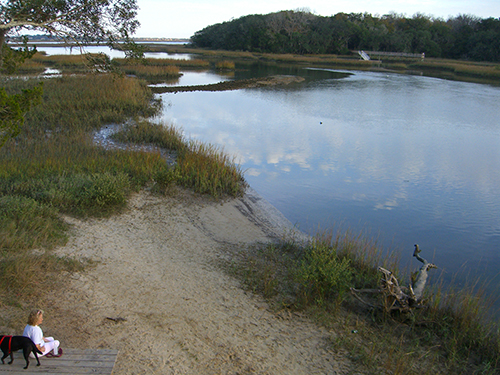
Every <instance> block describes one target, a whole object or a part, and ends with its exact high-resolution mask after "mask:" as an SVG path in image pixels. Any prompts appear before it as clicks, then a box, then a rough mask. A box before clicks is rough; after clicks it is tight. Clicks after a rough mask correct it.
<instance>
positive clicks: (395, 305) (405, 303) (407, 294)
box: [351, 245, 437, 312]
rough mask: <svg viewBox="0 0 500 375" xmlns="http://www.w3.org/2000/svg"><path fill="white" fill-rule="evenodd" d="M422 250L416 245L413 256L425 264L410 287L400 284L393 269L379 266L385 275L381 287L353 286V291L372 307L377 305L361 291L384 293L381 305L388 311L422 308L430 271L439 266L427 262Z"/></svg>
mask: <svg viewBox="0 0 500 375" xmlns="http://www.w3.org/2000/svg"><path fill="white" fill-rule="evenodd" d="M420 251H421V250H420V248H419V247H418V245H415V250H414V252H413V256H414V257H415V258H417V260H418V261H420V262H422V263H423V266H422V267H420V270H419V272H418V275H417V278H416V280H415V283H414V284H413V286H412V285H411V283H410V285H409V287H408V288H406V287H404V286H400V285H399V282H398V280H397V278H396V277H395V276H394V275H393V274H392V272H391V271H389V270H386V269H385V268H382V267H379V268H378V270H379V271H380V272H381V273H382V274H383V277H382V279H381V280H380V287H379V289H354V288H351V293H352V294H353V295H354V297H356V298H357V299H358V300H359V301H361V302H362V303H364V304H366V305H368V306H370V307H376V306H375V305H374V304H371V303H368V302H367V301H365V300H364V299H362V298H361V297H360V296H359V294H361V293H381V294H383V304H382V305H381V306H380V307H381V308H383V309H384V310H385V311H386V312H391V311H394V310H399V311H403V312H407V311H410V310H411V309H413V308H421V307H422V304H421V303H422V296H423V293H424V288H425V285H426V283H427V278H428V271H429V270H430V269H432V268H437V266H436V265H434V264H432V263H429V262H427V260H425V259H424V258H422V257H421V256H420V255H419V253H420Z"/></svg>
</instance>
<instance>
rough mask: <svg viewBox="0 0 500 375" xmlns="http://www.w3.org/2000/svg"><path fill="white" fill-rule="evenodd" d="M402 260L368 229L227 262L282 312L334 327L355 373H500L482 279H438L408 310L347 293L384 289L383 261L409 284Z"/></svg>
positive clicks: (250, 252) (499, 351)
mask: <svg viewBox="0 0 500 375" xmlns="http://www.w3.org/2000/svg"><path fill="white" fill-rule="evenodd" d="M398 264H399V261H398V259H397V258H396V257H395V256H394V254H390V253H386V252H383V251H381V250H380V249H379V248H378V247H377V245H376V242H373V241H370V240H367V239H366V237H365V236H364V235H363V234H358V235H354V234H353V233H349V232H334V231H327V232H323V233H319V234H318V235H317V236H315V238H314V239H313V240H312V241H311V242H310V243H309V244H307V245H300V244H297V243H294V242H293V241H289V240H286V239H285V240H283V241H281V242H278V243H277V244H270V245H266V246H264V245H263V246H255V247H254V248H251V249H246V250H244V251H241V252H240V253H239V254H238V256H237V257H234V258H233V260H232V262H231V263H229V262H228V263H226V264H225V267H224V268H225V269H226V270H228V271H229V272H230V273H231V274H233V275H235V276H237V277H239V278H240V279H241V280H242V282H243V284H244V285H245V286H246V288H248V289H250V290H251V291H253V292H255V293H259V294H262V295H263V296H264V297H265V298H267V299H268V301H269V302H270V303H271V305H272V306H273V307H274V308H275V309H276V310H277V311H280V310H282V309H291V310H295V311H302V312H303V313H305V314H307V315H308V316H310V317H311V318H313V319H314V320H315V321H316V322H318V323H320V324H322V325H324V326H326V327H328V328H330V329H331V331H332V332H333V334H332V336H331V342H330V345H331V347H332V349H333V350H335V351H337V352H340V353H346V354H347V358H348V359H349V360H350V361H351V371H353V372H355V373H362V374H373V373H377V374H378V373H390V374H472V373H478V374H479V373H480V374H496V373H498V371H499V370H500V332H499V330H498V323H497V322H496V321H494V322H493V321H491V316H489V315H488V311H489V310H488V308H489V307H490V306H491V301H488V300H487V299H486V298H485V296H484V293H482V288H480V287H478V285H476V284H473V285H471V286H469V287H462V288H457V287H453V286H451V287H448V286H446V287H445V286H444V285H443V284H440V283H437V284H436V285H435V286H434V287H429V288H428V290H427V293H426V299H427V302H426V306H427V308H424V309H417V310H414V311H413V312H412V313H409V314H402V313H394V314H386V313H384V312H383V311H381V310H373V309H370V308H368V307H367V306H365V305H363V304H361V303H360V302H359V301H357V300H355V299H354V298H352V297H351V296H350V294H349V293H348V290H349V288H350V287H355V288H369V289H372V288H373V289H376V288H378V285H379V279H380V273H379V272H378V271H377V267H378V266H383V267H384V268H387V269H390V270H391V271H393V272H394V273H395V274H396V275H397V277H398V279H399V280H400V283H401V284H406V285H407V283H406V280H409V275H408V274H407V273H406V272H403V271H401V270H399V267H398ZM417 267H418V266H417Z"/></svg>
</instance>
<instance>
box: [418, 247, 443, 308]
mask: <svg viewBox="0 0 500 375" xmlns="http://www.w3.org/2000/svg"><path fill="white" fill-rule="evenodd" d="M421 251H422V250H420V248H419V247H418V245H417V244H415V251H414V252H413V256H414V257H415V258H417V260H418V261H420V262H422V263H423V266H422V267H420V270H419V271H418V275H417V278H416V280H415V282H414V283H413V287H412V289H413V294H414V296H415V300H416V301H420V300H421V299H422V296H423V294H424V288H425V284H426V283H427V277H428V273H427V272H428V271H429V270H430V269H432V268H437V266H436V265H435V264H432V263H429V262H428V261H427V260H425V259H424V258H422V257H421V256H420V255H418V254H419V253H420V252H421Z"/></svg>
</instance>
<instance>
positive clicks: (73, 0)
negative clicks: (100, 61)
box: [0, 0, 140, 147]
mask: <svg viewBox="0 0 500 375" xmlns="http://www.w3.org/2000/svg"><path fill="white" fill-rule="evenodd" d="M136 16H137V4H136V0H0V71H2V72H11V71H14V70H15V68H16V66H17V65H19V64H20V63H22V62H23V61H24V60H25V59H26V58H30V57H31V56H32V55H33V54H34V52H35V51H36V48H31V49H30V48H29V47H28V44H27V39H26V37H25V36H26V33H29V32H32V31H41V32H43V33H45V34H48V35H51V36H53V37H56V38H58V39H62V40H64V41H67V42H71V43H73V44H75V43H76V44H77V45H79V46H83V45H85V44H87V43H90V42H97V43H104V44H107V45H109V46H113V45H114V44H115V43H116V42H117V41H123V42H124V44H123V46H124V48H123V49H124V50H125V53H126V55H127V56H128V57H129V56H134V55H137V54H140V50H139V49H138V48H137V46H135V44H134V43H132V42H131V41H130V39H129V36H130V35H132V34H133V33H134V32H135V30H136V29H137V27H138V26H139V22H138V21H137V20H136ZM15 36H20V37H23V36H24V48H21V49H17V50H16V49H13V48H11V47H10V46H9V45H7V44H6V42H7V40H8V39H9V38H10V37H15ZM40 97H41V89H33V90H32V91H28V92H23V93H22V94H14V95H10V96H9V95H8V94H7V93H6V92H5V90H4V89H3V88H2V89H1V90H0V147H1V145H3V143H5V140H6V139H7V138H8V137H9V136H13V135H15V134H17V133H18V129H19V126H20V124H22V122H24V117H23V114H24V113H25V112H26V110H28V109H29V108H30V106H31V105H32V104H34V103H35V102H36V101H38V100H39V99H40Z"/></svg>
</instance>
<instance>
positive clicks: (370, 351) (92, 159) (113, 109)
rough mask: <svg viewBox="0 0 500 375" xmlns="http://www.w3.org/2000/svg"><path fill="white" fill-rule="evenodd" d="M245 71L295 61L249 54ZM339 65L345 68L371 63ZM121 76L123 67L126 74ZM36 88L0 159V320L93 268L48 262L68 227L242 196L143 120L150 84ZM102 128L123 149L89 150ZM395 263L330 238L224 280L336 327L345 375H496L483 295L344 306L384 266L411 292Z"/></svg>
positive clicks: (211, 155) (250, 263) (60, 82)
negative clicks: (136, 206)
mask: <svg viewBox="0 0 500 375" xmlns="http://www.w3.org/2000/svg"><path fill="white" fill-rule="evenodd" d="M209 55H211V56H212V57H215V58H216V59H217V60H220V61H221V63H220V64H219V67H220V68H221V69H232V68H233V66H232V65H231V64H230V63H227V62H226V63H223V62H224V61H228V59H229V58H231V59H233V58H234V59H235V60H236V55H231V54H229V55H226V54H225V53H224V54H222V55H219V54H218V52H213V53H209V52H206V56H209ZM231 56H232V57H231ZM240 58H244V59H254V58H255V59H264V60H268V61H271V59H274V61H280V62H284V61H286V62H290V61H294V59H295V60H296V58H295V57H294V56H288V55H285V56H263V55H251V56H250V55H249V54H248V53H241V55H240ZM308 59H312V58H309V57H300V61H299V63H300V64H309V63H313V62H312V61H311V60H308ZM314 59H317V61H316V62H314V64H318V65H321V64H326V65H328V64H331V66H340V65H335V64H337V60H336V59H337V57H321V56H320V57H314ZM54 60H55V59H54ZM288 60H289V61H288ZM344 60H346V61H349V63H350V64H352V68H353V69H354V67H355V66H358V67H359V68H369V66H368V65H369V64H371V63H369V62H368V63H367V62H359V61H357V60H355V59H344ZM346 61H343V62H342V63H343V64H346ZM35 63H37V62H36V61H35ZM121 63H122V62H118V65H119V64H121ZM393 63H394V64H405V67H406V66H407V64H410V62H404V63H403V62H393ZM54 64H55V62H54ZM75 64H76V63H75ZM127 64H128V63H125V61H123V65H122V68H123V69H124V71H125V72H126V70H125V69H128V68H126V67H127V66H128V65H127ZM169 64H173V63H172V62H171V61H170V60H169V61H167V60H164V61H161V62H159V63H158V65H157V67H166V68H168V67H171V66H173V65H169ZM338 64H340V62H339V63H338ZM54 66H55V65H54ZM60 66H62V65H60ZM82 66H84V65H82ZM152 67H153V66H150V68H152ZM405 67H403V66H401V69H403V68H404V69H406V68H405ZM393 68H395V66H393ZM413 68H416V67H413ZM82 69H83V68H82ZM439 69H444V67H443V66H442V67H440V68H439ZM136 73H137V71H136ZM161 74H163V73H161ZM161 74H160V76H161ZM135 75H139V74H135ZM148 79H156V78H154V77H150V78H148ZM35 83H36V81H33V80H31V81H26V80H5V81H3V82H2V86H5V87H6V88H7V89H8V91H9V92H10V93H14V92H19V90H21V89H23V88H26V87H32V86H33V85H34V84H35ZM43 85H44V98H43V104H42V105H40V106H38V107H36V108H34V109H33V110H32V111H31V112H30V113H29V114H28V115H27V117H26V124H25V126H24V127H23V129H22V133H21V135H20V136H18V137H17V138H16V139H14V140H11V141H10V142H8V143H7V144H6V145H5V146H4V147H3V148H1V149H0V285H1V287H2V289H1V290H0V308H2V309H3V310H8V309H10V310H12V309H26V307H27V306H30V305H32V304H33V303H34V302H37V303H38V302H39V301H40V300H43V295H41V294H40V290H47V291H50V290H53V289H54V287H55V286H56V285H55V284H54V283H57V282H59V283H61V278H64V277H68V275H69V273H71V272H73V271H75V270H81V269H82V268H84V267H86V266H88V264H87V263H85V262H75V261H73V260H72V259H70V258H59V257H55V256H54V255H53V254H52V252H51V249H53V248H54V247H56V246H59V245H62V244H64V243H66V241H67V239H68V224H67V223H66V221H65V220H64V219H63V217H64V215H71V216H76V217H83V218H85V217H106V216H109V215H112V214H115V213H118V212H120V211H121V210H122V209H123V208H124V207H125V206H126V203H127V200H128V198H129V196H130V194H131V193H133V192H134V191H137V190H139V189H143V188H148V189H151V190H152V191H154V192H156V193H158V194H169V193H170V192H171V191H172V190H174V189H172V187H173V186H176V185H180V186H183V187H187V188H189V189H193V190H194V191H196V192H198V193H201V194H210V195H211V196H214V197H216V198H219V197H222V196H227V195H228V196H239V195H241V194H242V193H243V191H244V188H245V182H244V179H243V173H242V171H241V170H240V168H239V166H238V165H237V164H236V163H235V161H234V159H232V158H231V157H229V156H228V155H226V154H225V153H224V152H223V150H221V149H219V148H217V147H215V146H212V145H206V144H202V143H199V142H195V141H192V140H189V139H186V138H185V137H184V136H183V134H182V132H181V131H180V130H179V129H177V128H175V127H172V126H169V125H165V124H152V123H150V122H148V121H146V120H145V118H147V117H148V116H151V115H152V114H154V113H156V111H158V110H159V108H160V103H159V102H156V101H154V100H153V95H152V93H151V91H150V89H149V88H148V87H147V85H146V83H145V82H143V81H141V80H138V79H136V78H128V77H125V76H118V75H104V74H92V75H85V76H78V75H76V76H64V77H61V78H55V79H51V80H46V81H44V84H43ZM110 123H118V124H122V123H125V124H126V125H124V126H123V127H122V128H121V129H120V130H119V131H118V132H116V133H115V134H113V136H112V138H113V139H114V140H115V141H117V142H121V143H123V144H127V145H129V148H128V149H127V148H125V149H118V148H116V149H112V148H102V147H98V146H96V145H95V144H94V142H93V133H94V132H95V131H97V130H98V129H100V128H101V127H102V126H103V125H105V124H110ZM137 145H152V146H154V151H152V152H145V151H140V150H139V149H138V148H137ZM160 149H168V150H171V151H173V152H175V153H176V155H177V158H176V163H175V165H173V166H169V165H168V164H167V163H166V162H165V160H164V159H163V158H162V154H161V153H160V151H159V150H160ZM397 264H398V260H397V258H396V257H395V256H393V255H392V254H389V255H388V254H384V253H383V251H382V250H381V249H379V248H378V247H377V246H376V245H375V244H373V243H371V242H370V241H369V240H367V239H366V238H364V237H363V236H352V235H350V234H349V233H341V234H333V233H326V234H323V235H321V236H319V237H318V238H316V240H315V241H314V242H313V243H311V244H310V245H307V246H300V245H299V244H296V243H293V242H283V243H280V244H273V245H269V246H267V247H256V248H254V249H250V250H249V249H244V250H242V251H241V252H240V253H239V254H238V256H237V257H235V258H234V259H233V262H231V263H228V264H226V265H225V267H226V269H228V270H230V272H231V273H232V274H233V275H235V276H237V277H239V278H241V280H242V281H243V283H244V284H245V285H246V287H247V288H248V289H250V290H252V291H253V292H255V293H260V294H262V295H263V296H264V297H265V298H267V299H268V300H269V302H270V303H271V305H272V306H274V307H275V308H276V310H277V311H281V312H283V311H285V312H288V311H296V312H297V311H298V312H301V313H303V314H307V316H309V317H311V318H312V319H315V320H316V321H317V322H318V323H319V324H323V325H325V326H327V327H329V328H331V332H332V334H331V342H330V345H331V347H332V348H333V349H334V350H335V351H338V352H342V353H347V354H348V357H349V358H350V360H351V369H352V371H351V372H352V373H362V374H380V373H387V374H471V373H474V374H495V373H498V372H499V371H500V338H499V337H500V333H499V331H498V326H496V325H493V324H490V323H488V320H487V319H486V313H487V306H488V301H486V300H484V299H483V298H482V297H481V294H480V292H478V289H477V288H473V287H470V288H461V289H459V290H449V289H447V290H446V292H445V291H444V289H443V288H436V289H429V290H428V295H427V302H426V306H427V308H426V309H417V310H414V311H413V313H411V314H384V313H383V312H382V311H381V310H378V309H369V308H368V307H367V306H365V305H362V304H360V303H359V302H358V301H357V300H354V299H353V298H352V297H351V294H350V287H356V288H358V289H363V288H377V287H378V284H379V279H380V274H379V272H378V271H377V267H378V266H383V267H384V268H387V269H390V270H391V271H393V272H394V273H395V275H396V276H397V277H398V279H399V280H400V282H401V283H404V284H407V282H406V280H408V279H409V276H408V275H406V274H405V273H404V272H403V271H401V270H398V267H397ZM35 275H36V277H35ZM47 276H54V277H47ZM431 277H434V275H433V276H431ZM62 281H64V280H62ZM2 324H3V325H8V322H5V321H3V322H2Z"/></svg>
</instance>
